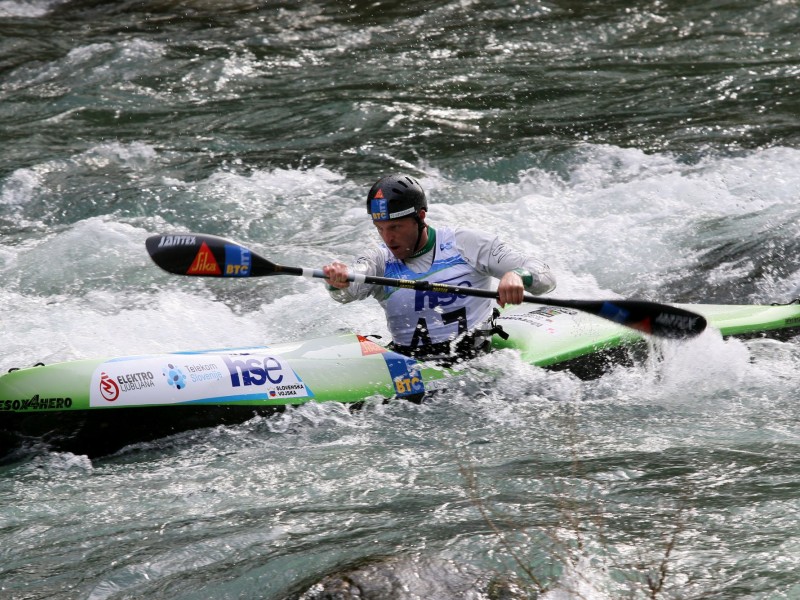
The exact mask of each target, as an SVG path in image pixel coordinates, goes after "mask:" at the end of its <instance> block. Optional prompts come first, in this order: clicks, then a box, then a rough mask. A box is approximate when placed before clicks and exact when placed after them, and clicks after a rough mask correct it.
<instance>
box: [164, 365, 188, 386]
mask: <svg viewBox="0 0 800 600" xmlns="http://www.w3.org/2000/svg"><path fill="white" fill-rule="evenodd" d="M163 373H164V377H166V378H167V383H168V384H170V385H171V386H172V387H174V388H175V389H178V390H182V389H183V388H185V387H186V375H184V374H183V371H181V370H180V369H179V368H178V367H176V366H175V365H173V364H172V363H168V364H167V368H166V369H164V370H163Z"/></svg>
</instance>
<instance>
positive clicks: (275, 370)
mask: <svg viewBox="0 0 800 600" xmlns="http://www.w3.org/2000/svg"><path fill="white" fill-rule="evenodd" d="M222 360H224V361H225V364H226V365H227V366H228V371H229V372H230V374H231V385H232V386H233V387H239V386H242V385H264V384H266V383H267V381H269V382H270V383H271V384H273V385H275V384H278V383H281V382H282V381H283V365H281V363H280V362H279V361H278V359H276V358H274V357H272V356H267V357H265V358H248V359H242V360H232V359H230V358H228V357H227V356H224V357H223V358H222Z"/></svg>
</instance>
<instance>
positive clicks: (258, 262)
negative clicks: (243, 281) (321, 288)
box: [146, 233, 278, 277]
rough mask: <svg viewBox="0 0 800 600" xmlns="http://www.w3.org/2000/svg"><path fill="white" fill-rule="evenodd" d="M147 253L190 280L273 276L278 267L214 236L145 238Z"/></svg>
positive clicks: (195, 234)
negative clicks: (195, 278) (192, 278)
mask: <svg viewBox="0 0 800 600" xmlns="http://www.w3.org/2000/svg"><path fill="white" fill-rule="evenodd" d="M146 245H147V252H148V253H149V254H150V258H152V259H153V262H155V263H156V264H157V265H158V266H159V267H161V268H162V269H164V270H165V271H169V272H170V273H175V274H176V275H189V276H191V277H258V276H261V275H274V274H276V273H277V271H278V266H277V265H275V264H273V263H271V262H270V261H268V260H266V259H265V258H262V257H260V256H258V255H257V254H254V253H253V252H251V251H250V249H248V248H246V247H244V246H242V245H240V244H237V243H236V242H231V241H230V240H226V239H224V238H221V237H217V236H215V235H205V234H199V233H184V234H170V235H153V236H150V237H149V238H147V242H146Z"/></svg>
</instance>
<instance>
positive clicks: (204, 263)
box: [186, 242, 222, 275]
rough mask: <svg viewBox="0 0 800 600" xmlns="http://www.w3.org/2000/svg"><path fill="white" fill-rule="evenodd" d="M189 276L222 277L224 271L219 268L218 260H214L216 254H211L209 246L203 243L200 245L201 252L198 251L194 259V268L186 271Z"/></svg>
mask: <svg viewBox="0 0 800 600" xmlns="http://www.w3.org/2000/svg"><path fill="white" fill-rule="evenodd" d="M186 274H187V275H222V269H220V268H219V263H217V259H216V258H214V254H213V253H212V252H211V248H209V247H208V244H206V243H205V242H203V243H202V244H201V245H200V250H198V251H197V255H196V256H195V257H194V261H193V262H192V266H191V267H189V270H188V271H186Z"/></svg>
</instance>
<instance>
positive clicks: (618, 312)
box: [586, 300, 706, 338]
mask: <svg viewBox="0 0 800 600" xmlns="http://www.w3.org/2000/svg"><path fill="white" fill-rule="evenodd" d="M586 304H587V305H591V309H592V310H591V312H594V314H596V315H597V316H599V317H603V318H605V319H609V320H610V321H614V322H615V323H619V324H620V325H625V326H626V327H631V328H633V329H637V330H639V331H642V332H644V333H648V334H650V335H655V336H658V337H666V338H687V337H693V336H696V335H699V334H700V333H702V332H703V331H704V330H705V328H706V319H705V317H703V316H702V315H699V314H697V313H694V312H691V311H688V310H686V309H683V308H678V307H677V306H670V305H668V304H659V303H657V302H646V301H643V300H606V301H601V302H591V301H588V302H586Z"/></svg>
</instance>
